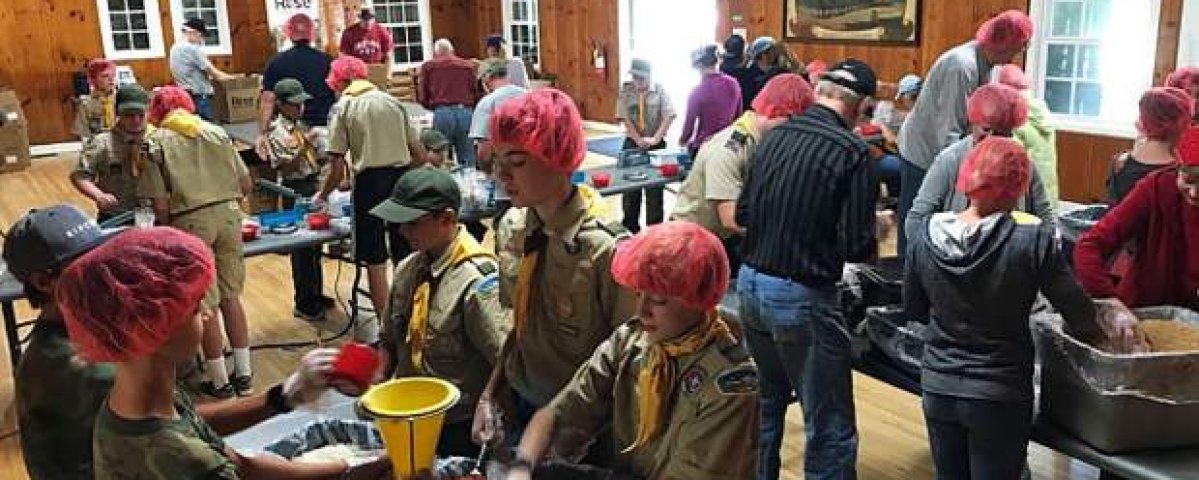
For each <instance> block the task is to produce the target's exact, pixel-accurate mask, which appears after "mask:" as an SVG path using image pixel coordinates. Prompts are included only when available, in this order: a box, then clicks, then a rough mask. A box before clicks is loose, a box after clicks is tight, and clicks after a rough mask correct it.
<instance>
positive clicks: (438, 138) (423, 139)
mask: <svg viewBox="0 0 1199 480" xmlns="http://www.w3.org/2000/svg"><path fill="white" fill-rule="evenodd" d="M420 143H421V144H422V145H424V146H425V148H426V149H429V150H434V151H442V150H445V149H446V147H449V146H450V139H448V138H446V137H445V134H444V133H441V132H439V131H437V130H436V129H432V128H428V129H425V131H423V132H420Z"/></svg>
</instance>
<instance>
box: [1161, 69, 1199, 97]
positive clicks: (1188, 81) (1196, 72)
mask: <svg viewBox="0 0 1199 480" xmlns="http://www.w3.org/2000/svg"><path fill="white" fill-rule="evenodd" d="M1166 86H1167V87H1174V88H1180V89H1182V90H1183V91H1185V92H1187V93H1194V92H1196V91H1199V67H1182V68H1179V69H1178V70H1175V71H1173V72H1171V73H1170V76H1168V77H1166Z"/></svg>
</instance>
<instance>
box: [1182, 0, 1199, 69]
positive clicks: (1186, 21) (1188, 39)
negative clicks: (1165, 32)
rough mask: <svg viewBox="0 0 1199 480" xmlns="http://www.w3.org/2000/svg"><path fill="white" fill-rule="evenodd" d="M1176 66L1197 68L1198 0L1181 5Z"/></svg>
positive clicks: (1198, 47) (1189, 0)
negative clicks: (1180, 31)
mask: <svg viewBox="0 0 1199 480" xmlns="http://www.w3.org/2000/svg"><path fill="white" fill-rule="evenodd" d="M1178 66H1179V67H1185V66H1199V0H1186V3H1183V4H1182V33H1181V34H1180V35H1179V38H1178Z"/></svg>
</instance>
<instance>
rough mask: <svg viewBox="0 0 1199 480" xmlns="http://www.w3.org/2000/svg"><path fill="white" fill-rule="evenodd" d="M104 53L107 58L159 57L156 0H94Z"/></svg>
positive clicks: (159, 42)
mask: <svg viewBox="0 0 1199 480" xmlns="http://www.w3.org/2000/svg"><path fill="white" fill-rule="evenodd" d="M96 6H97V7H98V10H99V12H100V15H99V17H100V35H101V36H102V37H103V38H101V42H102V43H103V44H104V56H105V57H107V58H109V59H110V60H134V59H142V58H161V57H162V56H163V55H164V54H165V53H164V50H163V47H162V24H161V22H160V21H159V19H158V1H157V0H97V1H96Z"/></svg>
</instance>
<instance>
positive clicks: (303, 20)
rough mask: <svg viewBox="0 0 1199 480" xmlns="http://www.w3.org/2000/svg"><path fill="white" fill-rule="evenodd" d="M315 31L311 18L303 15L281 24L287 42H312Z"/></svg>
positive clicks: (292, 17) (290, 18) (300, 14)
mask: <svg viewBox="0 0 1199 480" xmlns="http://www.w3.org/2000/svg"><path fill="white" fill-rule="evenodd" d="M315 30H316V24H315V23H313V22H312V17H309V16H308V15H306V14H303V13H297V14H295V15H292V16H291V17H288V19H287V23H285V24H283V33H284V34H285V35H287V39H288V40H291V41H293V42H298V41H300V40H312V35H313V33H314V31H315Z"/></svg>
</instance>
